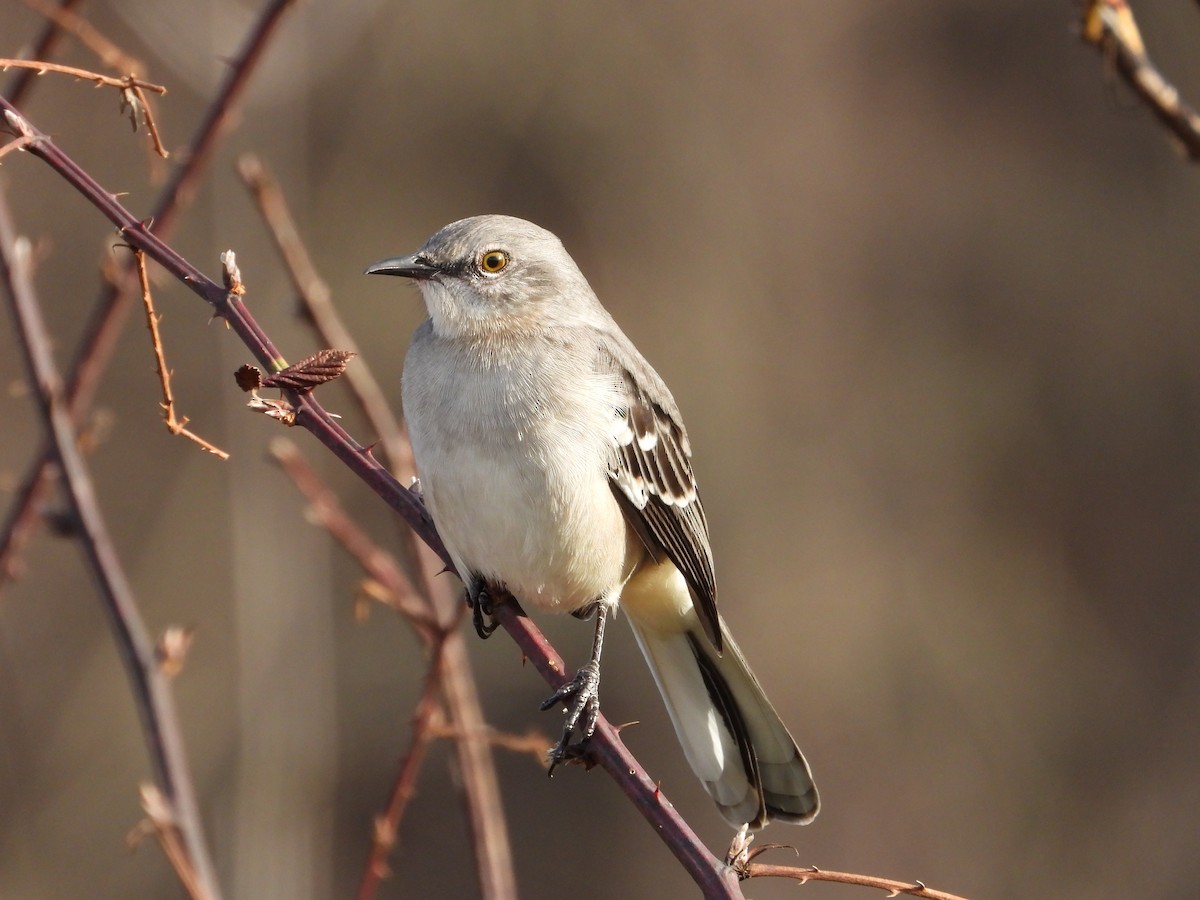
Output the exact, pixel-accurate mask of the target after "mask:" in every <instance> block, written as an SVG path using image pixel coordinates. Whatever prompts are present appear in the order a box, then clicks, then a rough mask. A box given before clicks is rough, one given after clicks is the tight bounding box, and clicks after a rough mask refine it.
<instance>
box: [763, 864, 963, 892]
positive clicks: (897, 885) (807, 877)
mask: <svg viewBox="0 0 1200 900" xmlns="http://www.w3.org/2000/svg"><path fill="white" fill-rule="evenodd" d="M745 877H746V878H791V879H794V880H796V881H798V882H800V884H804V883H805V882H807V881H833V882H836V883H838V884H853V885H857V886H858V887H868V888H877V889H879V890H881V891H887V892H888V896H889V897H895V896H897V895H899V894H907V895H908V896H910V897H925V898H926V900H967V898H965V897H960V896H959V895H958V894H948V893H946V892H945V891H935V890H933V889H932V888H928V887H926V886H925V885H924V884H922V883H921V882H919V881H894V880H892V879H891V878H876V877H875V876H874V875H859V874H857V873H854V872H833V871H827V870H825V869H818V868H817V867H816V866H811V867H808V868H804V867H799V866H775V865H770V864H768V863H756V862H752V863H749V864H748V865H747V866H746V875H745Z"/></svg>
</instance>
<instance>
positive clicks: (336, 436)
mask: <svg viewBox="0 0 1200 900" xmlns="http://www.w3.org/2000/svg"><path fill="white" fill-rule="evenodd" d="M0 108H2V109H4V111H5V116H6V118H7V120H8V122H9V123H10V125H11V126H12V127H13V128H14V129H16V130H17V131H18V133H20V134H25V135H29V136H32V137H33V138H34V139H35V140H34V142H33V143H32V144H30V145H29V147H28V148H27V152H29V153H31V154H33V155H34V156H37V157H38V158H40V159H41V160H43V161H44V162H45V163H46V164H47V165H49V166H51V168H53V169H54V170H55V171H56V172H57V173H58V174H59V175H60V176H61V177H62V178H63V179H64V180H66V181H67V183H69V184H70V185H71V186H72V187H74V188H75V189H76V190H77V191H78V192H79V193H80V194H82V195H83V196H84V197H86V198H87V199H88V201H89V202H91V203H92V205H93V206H95V207H96V208H97V209H98V210H100V212H102V213H103V214H104V215H105V216H106V217H107V218H108V219H109V220H110V221H112V222H113V223H114V224H115V225H116V226H117V227H118V229H119V231H120V233H121V236H122V238H123V239H124V240H125V241H126V242H128V243H130V244H132V245H134V246H136V247H138V248H139V249H141V250H143V251H144V252H145V253H146V255H147V256H149V257H151V258H152V259H154V260H155V261H156V262H157V263H158V264H159V265H161V266H162V267H163V268H164V269H166V270H167V272H169V273H170V274H171V275H173V276H174V277H175V278H177V279H178V280H179V281H180V282H182V283H183V284H184V285H186V286H187V287H189V288H191V290H192V291H193V292H194V293H196V294H197V295H198V296H199V297H201V298H202V299H203V300H205V301H206V302H207V303H209V304H210V305H211V306H212V307H213V310H214V313H215V314H216V315H218V316H221V317H222V318H224V319H225V321H226V322H227V323H228V325H229V327H230V329H231V330H232V331H233V332H234V333H235V334H236V335H237V336H238V338H239V339H240V340H241V341H242V342H243V343H244V344H245V345H246V346H247V347H248V348H249V349H250V351H251V352H252V353H253V354H254V355H255V357H256V358H257V359H258V360H259V361H260V362H261V363H262V364H263V365H264V366H267V367H269V368H270V369H271V370H272V371H277V370H278V369H281V368H283V367H284V360H283V357H282V355H281V354H280V353H279V351H278V350H277V349H276V348H275V346H274V344H273V342H272V341H271V339H270V338H269V337H268V336H267V334H266V332H264V331H263V330H262V328H261V326H259V324H258V323H257V322H256V321H255V320H254V318H253V317H252V316H251V315H250V313H249V312H248V310H247V309H246V307H245V304H244V302H243V300H242V298H241V297H239V296H237V295H235V294H232V293H230V292H227V291H226V290H225V289H224V288H222V287H221V286H220V285H218V284H216V283H215V282H213V281H212V279H210V278H208V277H207V276H205V275H204V274H203V273H202V272H200V270H199V269H197V268H196V267H195V266H193V265H192V264H191V263H189V262H188V261H187V260H185V259H184V258H183V257H182V256H180V255H179V254H178V253H177V252H176V251H175V250H174V249H172V248H171V247H169V246H168V245H167V244H165V243H164V242H163V241H162V240H161V239H160V238H159V237H158V236H157V235H156V234H154V233H153V232H151V231H150V230H149V229H148V228H147V227H146V226H145V225H143V224H142V223H141V222H140V221H138V220H137V218H135V217H134V216H133V215H132V214H131V213H130V212H129V211H128V210H126V209H125V208H124V207H123V206H122V205H121V204H120V202H118V200H117V199H116V198H115V196H114V195H113V194H112V193H110V192H109V191H107V190H105V189H104V188H103V187H102V186H101V185H100V184H98V183H97V182H96V180H95V179H94V178H92V177H91V176H90V175H89V174H88V173H87V172H86V171H84V170H83V169H82V168H81V167H80V166H79V165H78V164H77V163H76V162H75V161H74V160H73V159H71V158H70V157H69V156H68V155H67V154H66V153H64V152H63V151H62V150H61V149H60V148H59V147H58V146H57V144H56V143H55V142H54V141H52V140H51V139H50V138H49V137H48V136H47V135H45V134H44V133H42V132H41V131H39V130H38V129H36V128H35V127H34V126H33V125H32V123H30V122H29V121H28V120H27V119H25V118H24V117H22V116H21V114H20V113H19V112H18V111H17V110H16V109H14V108H13V107H12V105H11V104H10V103H8V102H7V101H6V100H4V99H2V98H0ZM292 399H293V401H294V404H295V406H296V410H297V421H296V424H298V425H301V426H303V427H304V428H306V429H307V430H309V431H310V432H312V434H313V435H314V436H315V437H316V438H317V439H318V440H319V441H320V442H321V443H323V444H325V446H326V447H328V448H329V449H330V450H331V451H332V452H333V453H334V455H336V456H337V457H338V459H340V460H341V461H342V462H343V463H344V464H345V465H346V466H347V467H348V468H349V469H350V470H351V471H353V472H354V473H355V474H356V475H358V477H359V478H360V479H362V480H363V481H364V482H365V483H366V484H367V485H368V486H369V487H370V488H371V489H372V490H373V491H374V492H375V493H376V494H378V495H379V496H380V497H381V498H382V499H383V500H384V501H385V502H387V503H388V505H389V506H391V507H392V508H393V509H394V510H396V512H398V513H399V514H400V515H401V516H402V517H403V518H404V519H405V521H407V522H408V523H409V524H410V525H411V526H412V527H413V528H414V530H416V531H417V532H418V534H420V536H421V538H422V540H424V541H425V542H426V543H427V544H429V545H430V546H431V547H432V548H433V549H434V550H436V552H437V553H438V554H439V555H440V556H441V557H442V559H443V561H445V562H446V564H449V562H450V560H449V557H448V555H447V554H446V551H445V547H444V546H443V545H442V542H441V539H440V538H439V537H438V534H437V530H436V529H435V528H434V526H433V521H432V519H431V518H430V517H429V514H428V512H427V511H426V510H425V508H424V506H423V505H422V504H421V503H420V502H419V501H418V500H417V499H416V498H415V497H414V496H413V495H412V494H411V493H410V492H409V491H408V490H407V489H406V488H404V487H402V486H401V485H400V484H399V482H397V481H396V479H395V478H394V477H392V475H391V474H390V473H389V472H388V471H387V470H386V469H384V467H383V466H382V465H381V464H380V463H379V462H378V461H377V460H376V459H375V458H374V457H372V456H371V454H370V452H369V450H368V448H365V447H363V446H362V445H361V444H359V443H358V442H357V441H355V440H354V439H353V438H352V437H351V436H350V435H349V434H348V433H347V432H346V431H345V430H344V429H343V428H342V427H341V425H339V424H338V423H337V422H336V421H335V420H334V419H332V418H331V417H330V416H329V414H328V413H327V412H326V411H325V410H324V408H323V407H322V406H321V405H320V404H319V403H317V402H316V400H315V399H314V398H313V397H312V396H311V394H298V395H294V396H293V398H292ZM496 616H497V619H498V620H499V621H500V622H501V623H502V624H503V625H504V627H505V628H506V629H507V630H508V632H509V634H510V635H511V636H512V637H513V638H514V639H515V640H516V641H517V644H518V646H519V647H520V648H521V649H522V651H524V653H525V655H526V657H528V658H529V659H531V660H532V661H533V663H534V665H535V667H536V668H537V669H538V671H539V672H540V673H541V674H542V676H543V677H544V678H545V679H546V680H547V681H549V682H550V683H551V684H552V686H553V687H555V688H557V687H559V686H561V685H562V684H563V683H564V682H565V681H566V680H567V679H568V676H567V674H566V668H565V666H564V665H563V662H562V659H561V657H559V656H558V654H557V653H556V652H555V651H554V649H553V648H552V647H551V646H550V644H549V642H547V641H546V639H545V638H544V637H543V636H542V634H541V632H540V631H539V630H538V629H537V628H536V626H534V625H533V624H532V623H531V622H530V621H529V619H528V618H526V617H525V615H524V614H523V613H522V612H521V611H520V607H519V606H517V605H516V604H515V603H514V602H508V603H501V604H498V606H497V609H496ZM589 751H590V753H591V754H592V757H593V758H594V759H595V760H596V761H597V762H598V763H599V764H600V765H601V766H602V767H603V768H604V769H605V770H606V771H607V772H608V773H609V775H610V776H611V777H612V778H613V779H614V781H616V782H617V784H618V786H619V787H620V788H621V789H622V791H623V792H624V793H625V794H626V796H628V797H629V798H630V800H632V801H633V803H634V805H635V806H636V808H637V809H638V811H639V812H640V813H641V814H642V815H643V816H644V817H645V818H646V820H647V822H648V823H649V824H650V825H651V826H652V827H653V829H654V831H655V833H656V834H658V835H659V836H660V838H662V840H663V841H664V842H665V843H666V844H667V846H668V848H669V849H670V850H671V851H672V853H674V854H675V856H676V858H677V859H678V860H679V861H680V863H681V864H682V865H683V866H684V868H685V869H686V870H687V872H688V873H689V875H691V876H692V877H693V878H694V879H695V880H696V882H697V883H698V884H699V885H700V886H701V888H702V889H703V890H706V891H709V892H710V893H712V894H713V895H714V896H729V897H736V896H739V893H740V892H739V889H738V886H737V883H736V878H735V876H734V874H733V872H732V871H731V870H730V869H729V868H728V867H726V866H725V865H724V864H723V863H722V862H721V861H719V860H717V859H715V858H714V857H713V856H712V854H711V853H709V851H708V849H707V848H706V847H705V846H704V844H703V843H702V842H701V841H700V839H699V838H698V837H697V836H696V834H695V833H694V832H693V831H692V829H691V827H690V826H689V825H688V824H687V822H685V821H684V819H683V818H682V817H681V816H680V815H679V813H678V812H676V810H675V808H674V807H673V806H672V805H671V804H670V803H669V802H668V801H667V800H666V798H665V797H664V796H663V794H662V792H661V790H659V787H658V785H657V784H655V782H654V781H653V780H652V779H651V778H650V776H649V775H647V774H646V772H645V770H644V769H643V768H642V766H641V764H640V763H639V762H638V761H637V760H636V759H635V758H634V757H633V755H632V754H631V753H630V752H629V751H628V750H627V749H626V748H625V746H624V744H623V743H622V742H621V739H620V737H619V736H618V734H617V732H616V730H615V729H614V728H613V727H612V726H611V725H610V724H609V723H608V722H607V720H605V719H604V717H603V715H601V718H600V721H599V723H598V725H597V728H596V733H595V735H594V736H593V737H592V739H591V741H590V742H589Z"/></svg>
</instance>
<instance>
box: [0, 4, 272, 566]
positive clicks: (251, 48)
mask: <svg viewBox="0 0 1200 900" xmlns="http://www.w3.org/2000/svg"><path fill="white" fill-rule="evenodd" d="M294 3H295V0H274V2H272V3H271V4H270V6H268V7H267V9H265V10H264V11H263V14H262V16H261V18H260V19H259V21H258V23H257V24H256V25H255V27H254V29H253V30H252V31H251V32H250V34H249V36H248V37H247V39H246V42H245V44H244V45H243V47H242V49H241V51H240V52H239V53H238V54H237V55H236V57H235V58H234V61H233V62H232V63H231V64H230V68H229V74H228V75H227V76H226V79H225V82H224V84H222V86H221V88H220V90H219V91H218V92H217V96H216V97H215V98H214V99H213V102H212V103H211V104H210V105H209V107H208V111H207V113H206V114H205V116H204V119H203V120H202V121H201V123H200V125H199V127H198V128H197V129H196V134H195V136H194V137H193V138H192V140H191V142H190V143H189V144H188V149H187V151H186V152H185V153H184V154H183V162H182V164H181V165H180V166H179V168H178V169H176V170H175V173H174V175H173V176H172V178H171V180H170V181H169V182H168V183H167V185H166V186H165V187H164V188H163V189H162V192H161V193H160V194H159V197H158V200H157V202H156V203H155V204H154V206H153V211H152V213H151V214H150V217H149V219H148V220H147V221H148V223H149V224H148V225H147V229H148V230H149V231H150V232H152V233H153V234H155V235H157V236H159V237H161V238H164V239H165V238H166V237H167V236H169V235H170V233H171V232H172V231H173V229H174V226H175V224H176V222H177V221H178V218H179V215H180V213H181V212H182V211H183V210H184V209H186V208H187V207H188V206H189V205H190V204H191V201H192V197H193V195H194V194H195V192H196V188H197V186H198V185H199V182H200V178H201V177H202V176H203V174H204V171H205V169H206V168H207V165H208V162H209V160H210V159H211V158H212V154H213V151H214V149H215V148H216V146H217V144H218V143H219V142H220V140H221V139H222V138H223V137H224V136H225V134H226V132H227V131H228V130H229V129H230V127H231V126H232V121H233V120H232V111H233V108H234V107H235V106H236V105H237V103H238V101H239V100H240V99H241V97H242V94H243V93H244V91H245V89H246V86H247V84H248V83H249V81H250V76H251V75H252V74H253V72H254V71H255V69H256V68H257V67H258V64H259V63H260V62H261V61H262V59H263V54H264V51H265V50H266V47H267V44H268V43H269V42H270V40H271V38H272V37H273V36H274V34H275V32H276V29H277V28H278V26H279V24H280V22H282V20H283V14H284V13H285V12H287V11H288V9H289V8H290V7H291V6H292V5H293V4H294ZM64 5H65V4H64ZM22 88H23V85H21V84H18V85H17V87H16V88H14V90H19V89H22ZM5 106H7V107H8V108H10V109H12V108H13V105H12V103H11V101H10V102H7V103H6V104H5ZM0 124H2V123H0ZM136 296H137V281H136V275H135V273H134V267H133V264H132V261H130V262H128V263H126V264H124V265H122V266H119V267H114V268H113V270H112V271H111V273H110V274H109V277H108V281H107V283H106V284H105V285H104V287H103V288H102V289H101V291H100V295H99V297H97V299H96V302H95V304H94V305H93V309H92V314H91V316H90V318H89V320H88V324H87V326H86V329H85V331H84V335H83V338H82V340H81V342H80V346H79V349H78V350H77V351H76V353H75V355H74V363H73V365H72V366H71V369H70V373H69V375H68V377H67V386H66V399H67V404H68V406H69V409H70V413H71V418H72V420H73V421H74V422H75V425H76V427H78V426H80V425H81V424H82V422H83V421H84V419H85V418H86V417H87V414H88V410H90V409H91V405H92V397H93V396H94V394H95V390H96V388H97V386H98V385H99V382H100V378H101V376H102V375H103V373H104V370H105V369H106V368H107V367H108V362H109V360H110V358H111V357H112V353H113V350H114V349H115V347H116V342H117V338H118V337H119V335H120V333H121V328H122V326H123V325H124V322H125V317H126V315H127V314H128V313H129V309H130V307H131V305H132V303H133V300H134V298H135V297H136ZM51 461H52V455H51V451H50V448H49V447H48V446H43V447H42V449H41V450H40V451H39V452H38V455H37V457H36V460H35V462H34V463H33V465H32V466H31V467H30V469H29V471H28V472H27V473H26V474H25V476H24V478H23V479H22V481H21V487H20V488H19V489H18V490H17V491H16V494H15V500H14V502H13V504H12V506H11V507H10V512H9V515H8V518H7V519H6V520H5V522H4V526H3V529H2V530H0V586H3V582H4V581H5V580H7V579H9V578H12V577H13V576H14V575H15V574H17V569H18V562H17V561H18V559H19V558H20V556H21V553H22V551H23V550H24V547H25V545H26V544H27V543H28V542H29V540H30V538H31V537H32V535H33V531H34V529H35V528H36V527H37V525H38V524H39V523H40V522H41V516H40V514H39V513H38V507H39V505H40V502H41V500H42V499H43V497H44V496H45V494H46V492H47V490H48V489H49V487H50V485H51V483H52V481H53V477H54V474H53V470H52V465H51Z"/></svg>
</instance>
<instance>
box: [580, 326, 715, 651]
mask: <svg viewBox="0 0 1200 900" xmlns="http://www.w3.org/2000/svg"><path fill="white" fill-rule="evenodd" d="M602 352H603V353H604V354H605V355H606V356H607V357H608V358H607V359H605V360H602V361H601V364H602V365H604V366H605V367H606V368H611V370H612V372H613V374H614V375H615V377H616V378H618V379H619V380H620V382H621V385H622V391H621V394H622V397H623V399H624V404H623V406H622V407H621V408H618V409H617V410H616V411H615V412H616V420H615V422H614V435H613V436H614V439H615V442H616V454H615V455H614V458H613V459H614V461H613V466H612V468H611V469H610V470H609V476H610V478H611V479H612V487H613V491H614V493H616V495H617V497H618V499H619V500H621V501H622V506H623V508H624V509H625V513H626V517H627V518H628V519H629V521H630V524H631V525H632V526H633V527H634V529H635V530H636V531H637V532H638V534H639V535H641V537H642V540H643V541H645V543H646V546H647V548H648V549H649V551H650V553H651V554H652V555H653V556H655V557H656V558H661V557H662V556H663V555H664V554H665V555H666V557H667V559H669V560H670V561H671V562H672V563H674V565H675V568H677V569H679V572H680V574H682V575H683V578H684V580H685V581H686V582H687V583H688V587H690V588H691V590H692V596H693V599H694V601H695V604H696V614H697V615H698V616H699V618H700V624H701V625H702V626H703V627H704V633H705V634H707V635H708V638H709V640H710V641H712V644H713V646H714V647H715V648H716V649H717V651H718V652H720V651H721V650H722V645H723V643H724V642H723V640H722V637H721V625H720V621H721V620H720V618H719V617H718V615H717V584H716V577H715V575H714V574H713V558H712V547H711V546H710V544H709V539H708V520H707V519H706V518H705V517H704V507H703V505H702V504H701V503H700V495H699V494H698V493H697V492H696V477H695V475H694V473H693V472H692V461H691V457H692V450H691V446H690V445H689V443H688V438H687V432H685V431H684V429H683V421H682V419H681V418H680V415H679V409H678V408H677V407H676V406H675V400H674V398H672V396H671V392H670V391H669V390H668V389H667V386H666V385H665V384H664V383H663V381H662V379H661V378H659V376H658V374H657V373H656V372H655V371H654V370H653V369H651V368H650V365H649V364H648V363H647V362H646V361H645V360H644V359H642V357H641V355H640V354H638V352H637V351H636V350H635V349H633V346H632V345H631V344H629V342H628V339H627V338H625V337H624V335H619V339H618V340H613V341H609V342H607V343H606V345H605V349H604V350H603V351H602Z"/></svg>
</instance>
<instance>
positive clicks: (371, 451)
mask: <svg viewBox="0 0 1200 900" xmlns="http://www.w3.org/2000/svg"><path fill="white" fill-rule="evenodd" d="M378 446H379V441H371V443H369V444H367V445H366V446H365V447H360V448H359V451H358V452H359V453H361V454H362V455H363V456H369V457H370V458H371V459H374V458H375V448H376V447H378Z"/></svg>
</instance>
